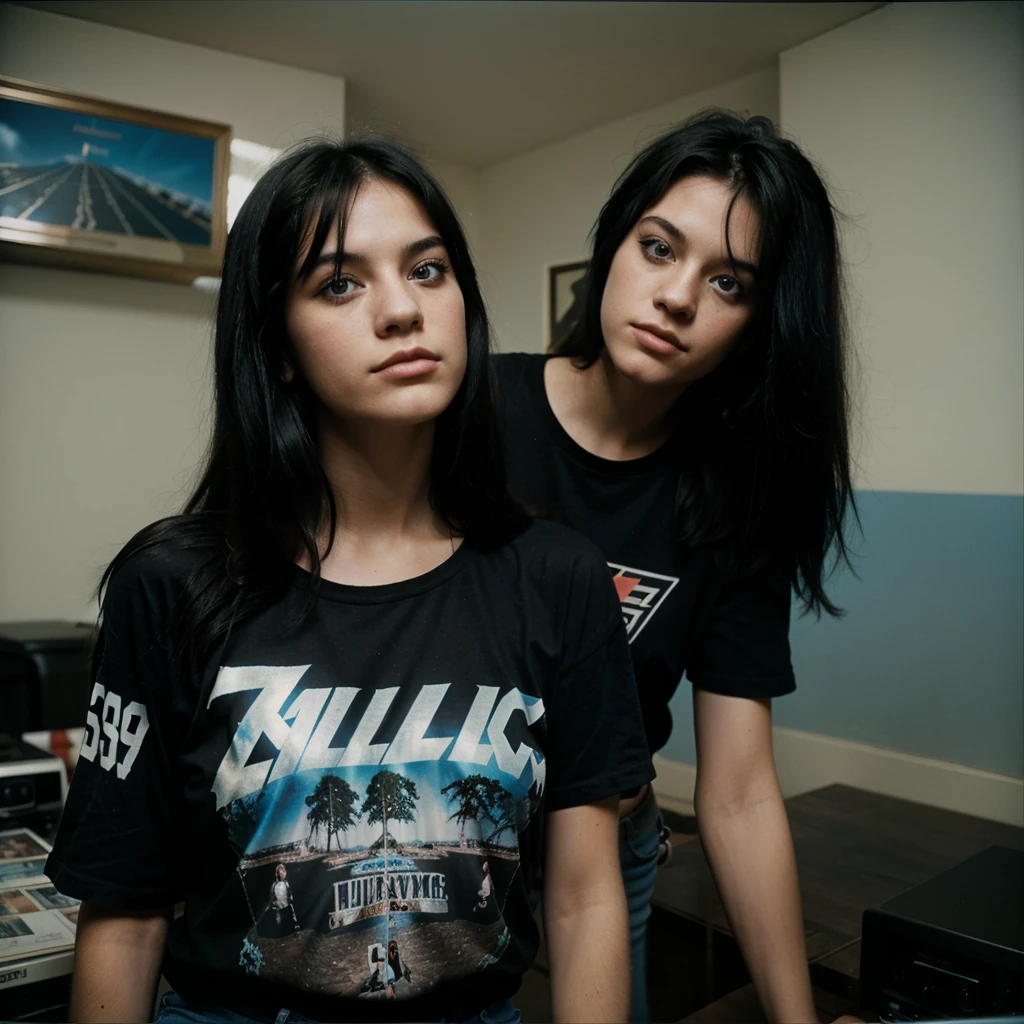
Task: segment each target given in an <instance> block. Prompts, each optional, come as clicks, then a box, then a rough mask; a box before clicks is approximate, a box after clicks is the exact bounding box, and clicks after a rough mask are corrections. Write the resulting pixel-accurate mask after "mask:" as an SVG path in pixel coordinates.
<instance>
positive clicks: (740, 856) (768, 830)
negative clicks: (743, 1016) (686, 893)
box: [693, 688, 818, 1021]
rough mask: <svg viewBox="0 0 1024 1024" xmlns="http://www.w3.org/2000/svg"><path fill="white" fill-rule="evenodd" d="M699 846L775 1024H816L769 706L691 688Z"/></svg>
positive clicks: (798, 890)
mask: <svg viewBox="0 0 1024 1024" xmlns="http://www.w3.org/2000/svg"><path fill="white" fill-rule="evenodd" d="M693 707H694V727H695V732H696V737H697V788H696V792H695V795H694V806H695V809H696V812H697V822H698V824H699V826H700V836H701V841H702V843H703V844H704V851H705V853H706V854H707V858H708V863H709V864H710V866H711V870H712V872H713V873H714V876H715V881H716V882H717V883H718V889H719V892H720V893H721V894H722V902H723V903H724V904H725V911H726V914H728V916H729V923H730V925H731V926H732V930H733V932H734V933H735V935H736V940H737V942H738V943H739V947H740V950H741V951H742V953H743V958H744V959H745V960H746V963H747V969H748V970H749V971H750V976H751V978H752V979H753V982H754V987H755V988H756V990H757V995H758V998H759V999H760V1001H761V1006H762V1008H763V1009H764V1012H765V1014H766V1015H767V1017H768V1019H769V1020H771V1021H817V1019H818V1018H817V1015H816V1013H815V1009H814V1002H813V999H812V997H811V979H810V972H809V970H808V967H807V952H806V947H805V945H804V931H803V916H802V914H801V911H800V889H799V886H798V884H797V871H796V858H795V856H794V854H793V841H792V837H791V836H790V831H789V820H788V819H787V817H786V809H785V807H784V806H783V803H782V791H781V789H780V788H779V781H778V777H777V775H776V772H775V759H774V756H773V754H772V717H771V702H770V701H769V700H767V699H765V700H753V699H747V698H742V697H725V696H722V695H720V694H715V693H708V692H706V691H704V690H700V689H697V688H695V689H694V699H693Z"/></svg>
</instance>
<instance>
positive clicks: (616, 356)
mask: <svg viewBox="0 0 1024 1024" xmlns="http://www.w3.org/2000/svg"><path fill="white" fill-rule="evenodd" d="M608 356H609V358H610V359H611V362H612V365H613V366H614V367H615V369H616V371H617V372H618V373H619V374H621V375H622V376H623V377H625V378H626V380H628V381H630V382H631V383H633V384H640V385H643V386H645V387H685V386H686V384H687V383H688V380H687V379H686V374H685V372H684V368H683V367H682V366H680V365H679V363H680V361H681V360H682V359H685V355H684V353H682V352H680V353H679V355H678V356H668V357H659V356H656V355H654V354H653V353H650V352H647V351H646V350H644V349H642V348H639V347H637V346H630V347H628V348H622V347H619V346H615V347H612V346H609V347H608Z"/></svg>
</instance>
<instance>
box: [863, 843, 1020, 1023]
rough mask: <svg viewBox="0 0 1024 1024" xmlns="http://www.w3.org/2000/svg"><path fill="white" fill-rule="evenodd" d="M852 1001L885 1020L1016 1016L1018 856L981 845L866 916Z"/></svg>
mask: <svg viewBox="0 0 1024 1024" xmlns="http://www.w3.org/2000/svg"><path fill="white" fill-rule="evenodd" d="M860 1001H861V1004H862V1005H863V1006H864V1007H865V1009H869V1010H873V1011H874V1012H876V1013H878V1014H879V1016H880V1017H882V1019H883V1020H887V1021H908V1020H909V1021H913V1020H936V1019H958V1018H964V1019H966V1018H974V1017H989V1016H1007V1017H1014V1016H1017V1015H1024V850H1012V849H1009V848H1008V847H1005V846H990V847H989V848H988V849H987V850H984V851H982V852H981V853H979V854H977V855H976V856H974V857H971V858H970V859H969V860H966V861H964V862H963V863H962V864H958V865H957V866H956V867H954V868H950V869H949V871H944V872H943V873H942V874H941V875H937V876H936V877H935V878H932V879H929V880H928V881H927V882H923V883H922V884H921V885H917V886H914V888H913V889H908V890H907V891H906V892H905V893H902V894H901V895H899V896H896V897H895V898H894V899H891V900H888V901H887V902H885V903H883V904H882V905H881V906H878V907H872V908H871V909H869V910H865V911H864V916H863V919H862V937H861V960H860Z"/></svg>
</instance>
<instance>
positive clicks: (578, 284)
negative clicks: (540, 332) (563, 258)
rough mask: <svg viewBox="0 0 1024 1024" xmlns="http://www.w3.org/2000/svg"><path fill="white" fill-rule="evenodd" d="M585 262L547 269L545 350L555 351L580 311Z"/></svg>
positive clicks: (585, 268) (557, 265)
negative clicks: (546, 348)
mask: <svg viewBox="0 0 1024 1024" xmlns="http://www.w3.org/2000/svg"><path fill="white" fill-rule="evenodd" d="M588 266H590V261H589V260H577V261H576V262H575V263H556V264H555V265H554V266H551V267H548V351H549V352H557V351H558V350H559V349H560V348H561V346H562V343H563V342H564V341H565V339H566V337H567V336H568V334H569V331H570V330H571V329H572V327H573V325H574V324H575V323H576V321H577V320H579V318H580V315H581V314H582V312H583V282H584V279H585V278H586V276H587V267H588Z"/></svg>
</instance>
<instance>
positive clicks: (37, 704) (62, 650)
mask: <svg viewBox="0 0 1024 1024" xmlns="http://www.w3.org/2000/svg"><path fill="white" fill-rule="evenodd" d="M91 640H92V627H91V626H87V625H81V624H77V623H74V622H59V621H53V620H48V621H43V622H0V731H3V732H6V733H9V734H10V735H12V736H20V735H21V734H22V733H24V732H31V731H33V730H50V729H70V728H74V727H75V726H84V725H85V714H86V711H87V710H88V704H89V690H90V686H91V684H90V681H89V646H90V642H91Z"/></svg>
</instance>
